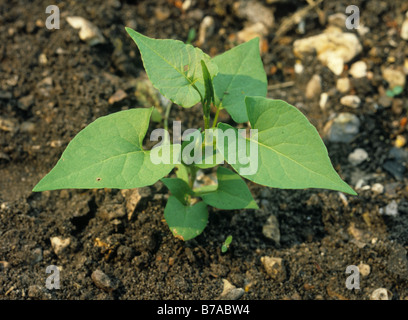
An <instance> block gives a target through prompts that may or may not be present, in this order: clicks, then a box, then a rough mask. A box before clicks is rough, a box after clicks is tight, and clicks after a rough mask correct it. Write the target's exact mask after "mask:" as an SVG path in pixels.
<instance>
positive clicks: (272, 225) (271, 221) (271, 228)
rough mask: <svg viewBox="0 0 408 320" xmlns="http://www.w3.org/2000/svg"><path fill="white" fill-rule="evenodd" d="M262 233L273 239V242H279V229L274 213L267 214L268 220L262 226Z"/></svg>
mask: <svg viewBox="0 0 408 320" xmlns="http://www.w3.org/2000/svg"><path fill="white" fill-rule="evenodd" d="M262 233H263V235H264V236H265V237H266V238H268V239H271V240H273V241H275V243H279V242H280V230H279V221H278V219H277V218H276V216H275V215H271V216H269V218H268V220H266V223H265V224H264V225H263V227H262Z"/></svg>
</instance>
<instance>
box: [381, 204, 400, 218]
mask: <svg viewBox="0 0 408 320" xmlns="http://www.w3.org/2000/svg"><path fill="white" fill-rule="evenodd" d="M384 213H385V214H386V215H387V216H392V217H395V216H397V215H398V203H397V202H396V201H395V200H392V201H391V202H390V203H389V204H387V206H386V207H385V210H384Z"/></svg>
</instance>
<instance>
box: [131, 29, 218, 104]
mask: <svg viewBox="0 0 408 320" xmlns="http://www.w3.org/2000/svg"><path fill="white" fill-rule="evenodd" d="M126 31H127V32H128V33H129V35H130V36H131V38H132V39H133V40H134V41H135V43H136V45H137V46H138V48H139V50H140V53H141V55H142V60H143V65H144V67H145V70H146V73H147V75H148V77H149V79H150V81H151V82H152V84H153V86H155V87H156V88H157V89H158V90H159V91H160V92H161V94H162V95H164V96H165V97H167V98H168V99H170V100H171V101H173V102H174V103H176V104H178V105H181V106H182V107H185V108H189V107H192V106H194V105H195V104H197V103H198V102H200V101H201V97H204V96H205V88H204V78H203V70H202V65H201V60H203V61H204V62H205V65H206V66H207V68H208V72H209V73H210V75H211V77H214V76H215V75H216V74H217V72H218V68H217V65H216V64H214V63H212V62H211V59H210V57H209V56H208V55H206V54H205V53H203V52H202V51H201V49H199V48H195V47H193V46H192V45H190V44H185V43H183V42H181V41H178V40H171V39H166V40H160V39H152V38H149V37H146V36H144V35H142V34H140V33H138V32H136V31H134V30H132V29H130V28H126ZM200 94H201V96H200Z"/></svg>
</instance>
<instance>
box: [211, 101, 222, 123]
mask: <svg viewBox="0 0 408 320" xmlns="http://www.w3.org/2000/svg"><path fill="white" fill-rule="evenodd" d="M221 108H222V102H221V103H220V104H219V105H218V106H217V111H216V112H215V117H214V122H213V125H212V127H213V128H215V127H216V126H217V121H218V115H219V114H220V110H221Z"/></svg>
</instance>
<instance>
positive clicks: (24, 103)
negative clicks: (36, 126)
mask: <svg viewBox="0 0 408 320" xmlns="http://www.w3.org/2000/svg"><path fill="white" fill-rule="evenodd" d="M33 104H34V96H33V95H32V94H30V95H28V96H25V97H22V98H20V99H18V107H19V108H20V109H21V110H24V111H27V110H28V109H30V107H31V106H32V105H33Z"/></svg>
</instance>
